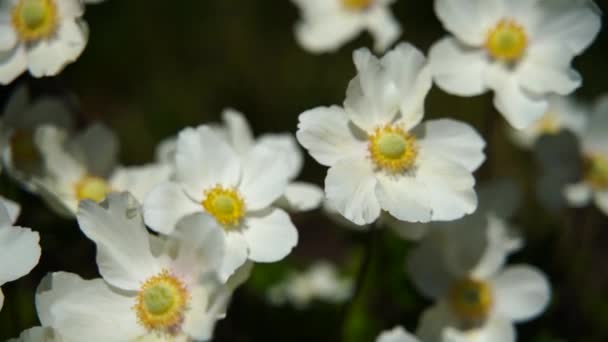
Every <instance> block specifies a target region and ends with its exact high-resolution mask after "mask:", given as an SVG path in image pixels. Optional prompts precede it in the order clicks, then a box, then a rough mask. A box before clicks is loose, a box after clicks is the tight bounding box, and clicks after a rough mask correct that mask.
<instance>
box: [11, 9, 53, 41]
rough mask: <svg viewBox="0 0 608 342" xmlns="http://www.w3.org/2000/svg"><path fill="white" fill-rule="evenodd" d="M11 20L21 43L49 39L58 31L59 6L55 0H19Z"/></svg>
mask: <svg viewBox="0 0 608 342" xmlns="http://www.w3.org/2000/svg"><path fill="white" fill-rule="evenodd" d="M11 20H12V24H13V27H14V28H15V31H17V35H18V36H19V39H20V40H21V41H24V42H32V41H36V40H41V39H47V38H50V37H51V36H52V35H53V34H55V31H56V30H57V26H58V16H57V5H56V4H55V0H19V2H18V3H17V5H15V7H14V8H13V11H12V15H11Z"/></svg>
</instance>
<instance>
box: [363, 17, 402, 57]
mask: <svg viewBox="0 0 608 342" xmlns="http://www.w3.org/2000/svg"><path fill="white" fill-rule="evenodd" d="M366 21H367V29H368V30H369V32H370V33H371V34H372V36H373V37H374V50H376V51H378V52H383V51H384V50H386V49H387V48H388V47H389V46H391V45H392V44H393V43H394V42H395V41H396V40H397V39H398V38H399V35H401V25H400V24H399V22H398V21H397V20H396V19H395V17H394V16H393V14H392V13H391V11H390V9H389V8H385V7H380V6H378V7H375V8H373V9H371V12H370V13H367V16H366Z"/></svg>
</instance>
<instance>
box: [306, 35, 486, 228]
mask: <svg viewBox="0 0 608 342" xmlns="http://www.w3.org/2000/svg"><path fill="white" fill-rule="evenodd" d="M353 57H354V61H355V65H356V67H357V70H358V75H357V76H356V77H355V78H354V79H353V80H352V81H351V82H350V84H349V86H348V89H347V94H346V100H345V102H344V107H338V106H332V107H318V108H315V109H312V110H309V111H306V112H304V113H302V114H301V115H300V119H299V124H298V132H297V138H298V141H299V142H300V144H302V146H304V147H305V148H306V149H307V150H308V152H309V153H310V154H311V155H312V157H313V158H315V159H316V160H317V161H318V162H319V163H320V164H322V165H325V166H329V167H330V169H329V171H328V174H327V178H326V179H325V193H326V197H327V200H328V201H329V202H330V205H331V207H334V208H335V209H336V210H337V211H338V212H340V213H341V214H342V215H343V216H344V217H346V218H347V219H349V220H350V221H352V222H354V223H355V224H358V225H364V224H369V223H372V222H374V221H375V220H376V219H378V217H380V214H381V212H382V211H383V210H384V211H387V212H388V213H389V214H390V215H392V216H393V217H395V218H396V219H398V220H401V221H410V222H429V221H449V220H454V219H457V218H460V217H462V216H463V215H465V214H470V213H471V212H473V211H474V210H475V208H476V207H477V197H476V194H475V191H474V190H473V186H474V185H475V179H474V178H473V176H472V172H473V171H474V170H476V169H477V168H478V167H479V166H480V165H481V163H482V162H483V160H484V159H485V156H484V154H483V151H482V150H483V148H484V146H485V142H484V141H483V139H482V138H481V137H480V136H479V135H478V134H477V133H476V132H475V130H474V129H473V128H472V127H470V126H469V125H467V124H465V123H462V122H458V121H454V120H450V119H441V120H431V121H428V122H425V123H422V124H421V121H422V118H423V115H424V110H423V107H424V99H425V97H426V95H427V93H428V91H429V89H430V87H431V76H430V72H429V69H428V67H427V66H426V60H425V58H424V56H423V55H422V54H421V53H420V51H418V50H417V49H416V48H415V47H413V46H411V45H409V44H400V45H399V46H397V47H396V48H395V49H394V50H392V51H390V52H389V53H387V54H386V55H385V56H384V57H383V58H382V59H377V58H376V57H374V56H372V54H371V53H370V52H369V51H368V50H367V49H361V50H357V51H355V53H354V56H353Z"/></svg>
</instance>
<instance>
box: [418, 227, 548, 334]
mask: <svg viewBox="0 0 608 342" xmlns="http://www.w3.org/2000/svg"><path fill="white" fill-rule="evenodd" d="M520 246H521V241H520V240H519V239H517V238H514V237H512V236H511V234H510V233H509V231H508V229H507V227H506V223H505V222H504V221H502V220H501V219H498V218H497V217H495V216H488V217H487V220H486V222H485V223H484V225H482V226H480V225H477V226H472V225H470V224H464V225H459V226H455V227H453V228H452V229H436V230H434V231H433V232H431V233H429V234H428V235H427V236H426V237H425V239H424V240H423V241H422V243H421V244H420V245H419V246H418V247H417V248H416V249H415V250H414V251H413V252H412V253H411V254H410V256H409V259H408V272H409V274H410V276H411V277H412V280H413V281H414V284H415V286H416V287H417V288H418V290H419V291H420V292H421V293H422V294H424V295H425V296H427V297H429V298H431V299H433V300H435V301H436V303H435V305H434V306H433V307H431V308H430V309H427V310H426V311H425V312H424V314H423V315H422V317H421V320H420V323H419V326H418V329H417V335H418V337H419V338H420V339H421V340H422V341H425V342H434V341H475V342H497V341H505V342H514V341H515V339H516V331H515V328H514V326H513V323H518V322H523V321H527V320H530V319H532V318H534V317H535V316H537V315H539V314H540V313H541V312H542V311H543V310H544V309H545V307H546V306H547V304H548V302H549V299H550V288H549V283H548V281H547V279H546V277H545V276H544V275H543V274H542V273H541V272H540V271H539V270H537V269H536V268H533V267H531V266H528V265H516V266H508V267H505V266H504V265H505V262H506V258H507V256H508V255H509V254H510V253H512V252H513V251H515V250H517V249H519V248H520Z"/></svg>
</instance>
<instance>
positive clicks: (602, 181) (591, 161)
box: [583, 154, 608, 191]
mask: <svg viewBox="0 0 608 342" xmlns="http://www.w3.org/2000/svg"><path fill="white" fill-rule="evenodd" d="M583 174H584V178H585V181H586V182H587V184H589V185H590V186H591V187H592V188H593V189H595V190H602V191H605V190H608V156H604V155H600V154H593V155H587V156H585V157H584V159H583Z"/></svg>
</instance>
